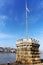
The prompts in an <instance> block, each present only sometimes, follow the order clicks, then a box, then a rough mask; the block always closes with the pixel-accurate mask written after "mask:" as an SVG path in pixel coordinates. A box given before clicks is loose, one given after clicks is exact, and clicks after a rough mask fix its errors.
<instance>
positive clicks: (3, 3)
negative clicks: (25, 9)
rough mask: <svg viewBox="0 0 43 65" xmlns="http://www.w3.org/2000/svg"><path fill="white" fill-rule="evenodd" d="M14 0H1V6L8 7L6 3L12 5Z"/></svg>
mask: <svg viewBox="0 0 43 65" xmlns="http://www.w3.org/2000/svg"><path fill="white" fill-rule="evenodd" d="M14 1H15V0H13V1H12V0H0V8H3V7H4V6H5V7H6V5H11V4H12V3H14ZM12 5H13V4H12Z"/></svg>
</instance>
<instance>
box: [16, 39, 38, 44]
mask: <svg viewBox="0 0 43 65" xmlns="http://www.w3.org/2000/svg"><path fill="white" fill-rule="evenodd" d="M26 42H27V43H35V44H38V43H39V41H38V40H36V39H33V38H28V39H26V38H24V39H19V40H17V42H16V44H21V43H23V44H24V43H26Z"/></svg>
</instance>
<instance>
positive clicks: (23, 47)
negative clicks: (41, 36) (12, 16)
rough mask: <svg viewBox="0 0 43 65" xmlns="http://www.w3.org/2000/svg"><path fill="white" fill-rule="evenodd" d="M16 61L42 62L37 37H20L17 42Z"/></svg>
mask: <svg viewBox="0 0 43 65" xmlns="http://www.w3.org/2000/svg"><path fill="white" fill-rule="evenodd" d="M16 46H17V52H16V61H17V62H22V63H29V64H33V63H40V62H41V60H40V55H39V46H40V45H39V42H38V41H37V40H35V39H32V38H30V39H20V40H17V42H16Z"/></svg>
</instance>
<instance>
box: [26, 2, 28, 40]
mask: <svg viewBox="0 0 43 65" xmlns="http://www.w3.org/2000/svg"><path fill="white" fill-rule="evenodd" d="M26 38H27V39H28V16H27V1H26Z"/></svg>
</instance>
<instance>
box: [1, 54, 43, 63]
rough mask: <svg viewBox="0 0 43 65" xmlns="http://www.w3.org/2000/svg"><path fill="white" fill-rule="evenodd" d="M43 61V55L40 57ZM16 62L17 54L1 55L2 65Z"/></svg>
mask: <svg viewBox="0 0 43 65" xmlns="http://www.w3.org/2000/svg"><path fill="white" fill-rule="evenodd" d="M40 57H41V58H42V59H43V54H42V55H40ZM15 61H16V54H15V53H0V64H3V63H12V62H15Z"/></svg>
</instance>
